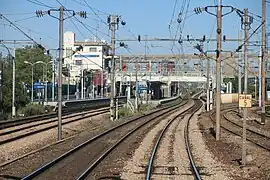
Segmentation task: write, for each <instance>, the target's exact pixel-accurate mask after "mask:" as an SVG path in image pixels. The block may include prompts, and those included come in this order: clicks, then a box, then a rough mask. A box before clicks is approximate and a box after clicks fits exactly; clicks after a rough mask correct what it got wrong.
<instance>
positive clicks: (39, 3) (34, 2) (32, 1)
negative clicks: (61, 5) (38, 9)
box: [26, 0, 54, 8]
mask: <svg viewBox="0 0 270 180" xmlns="http://www.w3.org/2000/svg"><path fill="white" fill-rule="evenodd" d="M26 1H28V2H30V3H33V4H36V5H39V6H42V7H46V8H54V7H52V6H49V5H47V4H44V3H42V2H40V1H38V0H26Z"/></svg>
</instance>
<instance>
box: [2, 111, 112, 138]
mask: <svg viewBox="0 0 270 180" xmlns="http://www.w3.org/2000/svg"><path fill="white" fill-rule="evenodd" d="M108 109H109V108H106V109H105V108H103V109H97V110H93V111H91V112H89V111H86V112H82V113H80V114H74V115H71V116H68V115H67V116H65V117H63V120H64V119H69V118H73V117H77V116H84V115H86V114H88V113H96V112H103V111H106V110H108ZM42 121H43V120H42ZM42 121H41V122H40V123H38V124H33V125H29V126H25V127H22V128H17V129H13V130H9V131H4V132H0V136H3V135H7V134H11V133H15V132H18V131H22V130H25V129H30V128H33V127H37V126H41V125H45V124H49V123H52V122H56V121H57V119H52V120H49V121H46V122H42ZM44 121H45V120H44ZM36 122H39V121H36ZM29 123H34V122H29ZM18 126H20V125H18ZM0 131H1V130H0Z"/></svg>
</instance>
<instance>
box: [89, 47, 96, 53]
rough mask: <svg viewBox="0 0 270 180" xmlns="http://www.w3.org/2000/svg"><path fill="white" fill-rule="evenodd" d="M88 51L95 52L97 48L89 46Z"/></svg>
mask: <svg viewBox="0 0 270 180" xmlns="http://www.w3.org/2000/svg"><path fill="white" fill-rule="evenodd" d="M89 52H97V48H96V47H90V48H89Z"/></svg>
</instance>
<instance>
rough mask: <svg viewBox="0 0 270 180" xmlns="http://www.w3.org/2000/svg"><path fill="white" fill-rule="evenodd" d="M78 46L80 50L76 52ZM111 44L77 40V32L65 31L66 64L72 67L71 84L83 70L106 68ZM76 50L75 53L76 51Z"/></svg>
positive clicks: (96, 70) (98, 70) (74, 82)
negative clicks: (106, 59)
mask: <svg viewBox="0 0 270 180" xmlns="http://www.w3.org/2000/svg"><path fill="white" fill-rule="evenodd" d="M78 48H80V50H79V51H77V52H75V51H76V50H77V49H78ZM109 51H110V46H109V45H108V44H106V43H105V41H95V40H93V41H90V40H85V41H76V39H75V33H73V32H65V33H64V54H63V56H64V66H66V67H67V68H69V69H70V84H76V81H79V80H80V79H79V78H80V77H81V72H82V71H83V70H86V71H90V70H92V71H93V72H99V73H100V71H101V70H102V69H105V58H106V56H108V55H109ZM74 52H75V53H74Z"/></svg>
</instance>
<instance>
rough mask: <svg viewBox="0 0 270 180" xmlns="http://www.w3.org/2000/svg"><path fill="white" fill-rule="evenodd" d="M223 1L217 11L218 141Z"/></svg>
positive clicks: (217, 131) (217, 129)
mask: <svg viewBox="0 0 270 180" xmlns="http://www.w3.org/2000/svg"><path fill="white" fill-rule="evenodd" d="M221 4H222V0H219V4H218V9H217V54H216V56H217V62H216V77H217V79H216V140H219V139H220V104H221V94H220V91H221V88H220V86H221V82H220V81H221V35H222V6H221Z"/></svg>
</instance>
